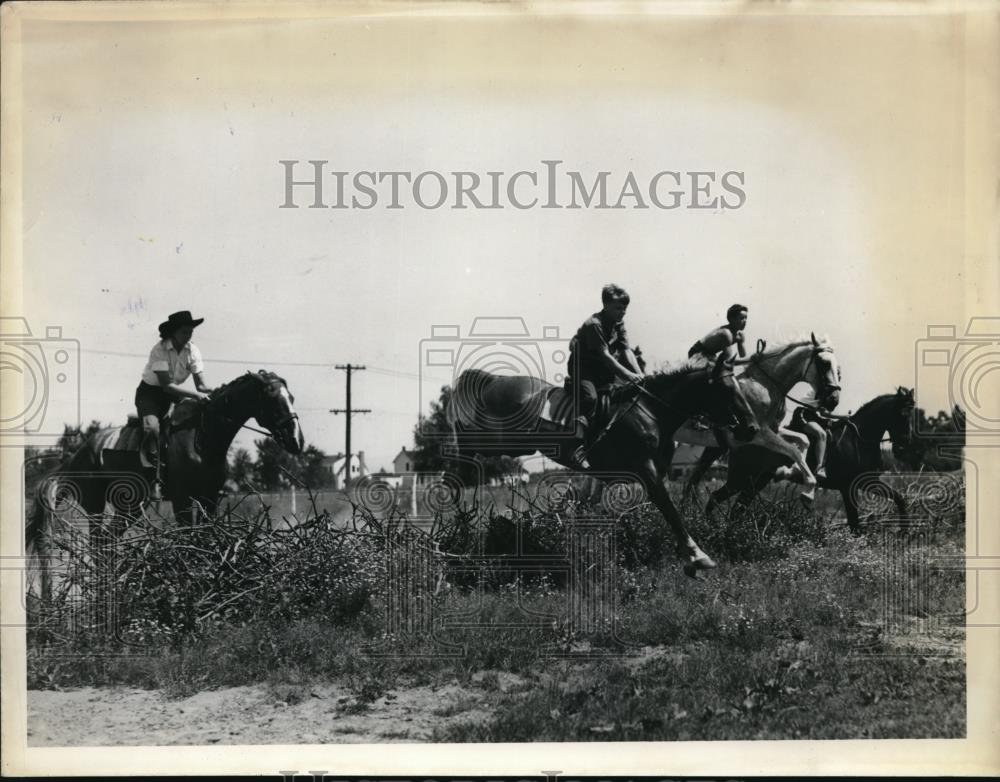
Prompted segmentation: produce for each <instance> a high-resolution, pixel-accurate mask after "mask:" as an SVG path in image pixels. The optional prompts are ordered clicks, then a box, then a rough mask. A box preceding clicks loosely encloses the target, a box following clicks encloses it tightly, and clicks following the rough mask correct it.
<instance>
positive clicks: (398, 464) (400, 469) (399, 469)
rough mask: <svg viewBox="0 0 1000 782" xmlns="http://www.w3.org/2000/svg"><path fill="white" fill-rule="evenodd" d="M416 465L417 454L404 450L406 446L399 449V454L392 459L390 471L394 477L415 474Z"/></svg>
mask: <svg viewBox="0 0 1000 782" xmlns="http://www.w3.org/2000/svg"><path fill="white" fill-rule="evenodd" d="M416 463H417V452H416V451H408V450H406V446H403V447H402V448H400V449H399V453H397V454H396V455H395V457H393V460H392V471H393V472H394V473H395V474H396V475H401V474H402V473H406V472H415V471H416V466H415V465H416Z"/></svg>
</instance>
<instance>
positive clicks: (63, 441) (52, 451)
mask: <svg viewBox="0 0 1000 782" xmlns="http://www.w3.org/2000/svg"><path fill="white" fill-rule="evenodd" d="M103 428H104V425H103V424H102V423H101V422H100V421H91V422H90V423H89V424H87V427H86V429H80V427H78V426H70V425H69V424H65V425H64V426H63V433H62V434H61V435H60V436H59V439H58V440H57V441H56V444H55V445H54V446H53V447H52V448H31V447H30V446H29V447H28V448H25V449H24V489H25V492H26V493H27V494H29V495H30V494H31V493H32V492H33V491H34V489H35V487H36V486H37V485H38V482H39V481H40V480H41V479H42V478H44V477H45V476H46V475H47V474H48V473H49V472H50V471H51V470H54V469H55V468H56V467H59V466H61V465H63V464H65V463H66V462H68V461H69V460H70V457H71V456H72V455H73V454H74V453H76V451H77V450H78V449H79V448H80V446H81V445H83V444H84V443H85V442H87V440H89V439H90V438H91V437H93V436H94V435H95V434H96V433H97V432H98V431H100V430H101V429H103Z"/></svg>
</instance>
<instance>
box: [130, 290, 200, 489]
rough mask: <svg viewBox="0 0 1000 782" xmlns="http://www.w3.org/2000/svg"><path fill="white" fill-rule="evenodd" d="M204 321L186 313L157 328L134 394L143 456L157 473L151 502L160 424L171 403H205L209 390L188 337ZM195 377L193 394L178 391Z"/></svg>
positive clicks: (156, 468) (175, 315)
mask: <svg viewBox="0 0 1000 782" xmlns="http://www.w3.org/2000/svg"><path fill="white" fill-rule="evenodd" d="M204 320H205V319H204V318H197V319H196V318H192V317H191V313H190V312H188V311H187V310H181V311H180V312H175V313H173V314H172V315H171V316H170V317H169V318H167V319H166V320H165V321H163V323H161V324H160V327H159V331H160V341H159V342H157V343H156V344H155V345H153V349H152V350H151V351H150V352H149V360H148V361H147V362H146V367H145V369H143V371H142V380H141V381H140V382H139V387H138V388H136V390H135V408H136V411H137V412H138V413H139V420H140V421H141V422H142V430H143V439H142V453H143V455H144V457H145V458H146V459H147V461H148V462H149V464H150V466H152V467H153V468H155V470H156V480H155V482H154V484H153V492H154V498H155V496H156V495H158V494H159V490H160V485H159V484H160V469H159V466H160V459H159V449H160V447H159V444H160V421H161V419H162V418H163V417H164V416H165V415H166V414H167V411H168V410H169V409H170V404H171V402H173V401H175V400H180V399H185V398H188V399H205V398H207V397H208V394H209V392H211V390H212V389H211V388H210V387H209V386H208V385H207V384H206V383H205V376H204V374H203V373H204V363H203V361H202V358H201V351H199V350H198V348H197V347H195V345H194V343H193V342H191V335H192V333H193V332H194V329H195V327H196V326H198V325H200V324H201V323H203V322H204ZM189 375H193V376H194V385H195V388H196V389H197V390H196V391H190V390H188V389H186V388H181V383H183V382H184V381H185V380H187V379H188V376H189Z"/></svg>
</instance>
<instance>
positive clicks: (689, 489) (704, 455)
mask: <svg viewBox="0 0 1000 782" xmlns="http://www.w3.org/2000/svg"><path fill="white" fill-rule="evenodd" d="M723 453H725V449H724V448H713V447H712V446H706V447H705V450H703V451H702V452H701V455H700V456H699V457H698V462H697V463H696V464H695V466H694V469H693V470H691V474H690V475H689V476H688V479H687V482H686V483H685V484H684V494H683V499H684V501H685V502H687V501H688V500H689V499H690V498H691V495H692V494H693V493H694V490H695V489H697V488H698V485H699V484H700V483H701V481H702V478H704V477H705V473H707V472H708V470H709V468H710V467H711V466H712V465H713V464H715V461H716V460H717V459H718V458H719V457H720V456H722V454H723Z"/></svg>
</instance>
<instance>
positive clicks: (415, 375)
mask: <svg viewBox="0 0 1000 782" xmlns="http://www.w3.org/2000/svg"><path fill="white" fill-rule="evenodd" d="M80 352H81V353H88V354H91V355H96V356H118V357H121V358H149V355H148V354H147V353H126V352H123V351H118V350H94V349H92V348H81V349H80ZM204 361H205V363H206V364H242V365H244V366H254V365H257V366H268V367H310V368H318V369H332V368H336V362H333V361H260V360H257V359H255V360H252V361H251V360H248V359H238V358H206V359H205V360H204ZM368 370H369V371H370V372H373V373H375V374H377V375H388V376H390V377H401V378H406V379H410V380H424V381H427V382H429V381H434V382H448V381H450V380H452V379H453V378H450V377H444V376H438V375H427V374H425V373H420V372H403V371H400V370H398V369H388V368H386V367H368Z"/></svg>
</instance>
